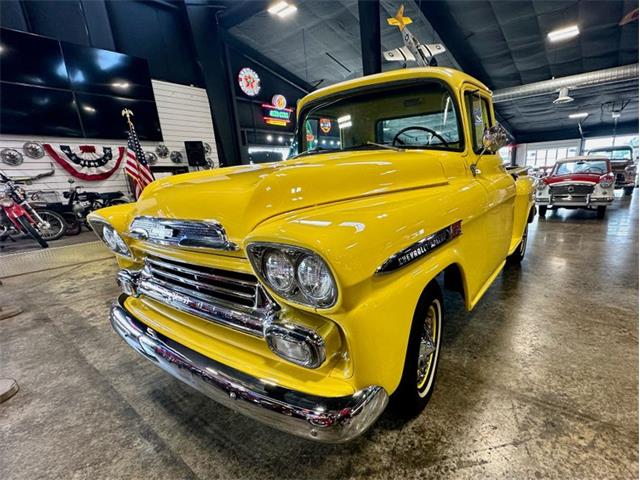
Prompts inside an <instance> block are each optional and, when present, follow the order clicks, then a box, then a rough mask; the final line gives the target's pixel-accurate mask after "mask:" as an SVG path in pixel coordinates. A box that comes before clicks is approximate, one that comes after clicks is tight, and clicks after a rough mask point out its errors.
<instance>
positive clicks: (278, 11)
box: [267, 1, 298, 18]
mask: <svg viewBox="0 0 640 480" xmlns="http://www.w3.org/2000/svg"><path fill="white" fill-rule="evenodd" d="M297 10H298V7H296V6H295V5H291V4H289V3H287V2H285V1H282V2H278V3H275V4H273V5H271V7H269V9H268V10H267V12H269V13H270V14H271V15H278V16H279V17H281V18H282V17H287V16H289V15H291V14H292V13H293V12H295V11H297Z"/></svg>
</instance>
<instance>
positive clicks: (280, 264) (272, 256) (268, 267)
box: [264, 250, 295, 293]
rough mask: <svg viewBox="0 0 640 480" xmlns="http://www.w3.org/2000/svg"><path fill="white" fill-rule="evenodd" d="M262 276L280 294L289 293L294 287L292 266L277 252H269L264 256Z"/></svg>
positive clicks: (285, 257)
mask: <svg viewBox="0 0 640 480" xmlns="http://www.w3.org/2000/svg"><path fill="white" fill-rule="evenodd" d="M264 276H265V278H266V279H267V281H268V282H269V285H271V287H272V288H273V289H274V290H276V291H277V292H280V293H287V292H290V291H291V290H292V289H293V287H294V285H295V273H294V269H293V265H292V264H291V262H290V261H289V258H288V257H287V256H286V255H285V254H284V253H282V252H279V251H277V250H270V251H268V252H267V253H266V254H265V256H264Z"/></svg>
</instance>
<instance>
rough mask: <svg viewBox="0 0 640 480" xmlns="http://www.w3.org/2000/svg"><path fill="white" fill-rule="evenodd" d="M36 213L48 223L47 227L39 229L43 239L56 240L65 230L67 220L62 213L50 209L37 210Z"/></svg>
mask: <svg viewBox="0 0 640 480" xmlns="http://www.w3.org/2000/svg"><path fill="white" fill-rule="evenodd" d="M38 215H40V218H42V220H44V221H45V222H46V223H48V224H49V228H47V229H41V230H40V235H41V236H42V238H44V239H45V240H48V241H51V240H58V239H59V238H60V237H62V236H63V235H64V234H65V232H66V231H67V222H65V221H64V218H62V215H60V214H58V213H56V212H53V211H51V210H38Z"/></svg>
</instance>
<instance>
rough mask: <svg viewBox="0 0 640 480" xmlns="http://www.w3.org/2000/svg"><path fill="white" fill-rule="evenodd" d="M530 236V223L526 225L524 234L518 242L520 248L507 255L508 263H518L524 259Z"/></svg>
mask: <svg viewBox="0 0 640 480" xmlns="http://www.w3.org/2000/svg"><path fill="white" fill-rule="evenodd" d="M528 238H529V225H526V226H525V227H524V233H523V234H522V240H520V243H519V244H518V248H516V249H515V251H514V252H513V253H512V254H511V255H509V256H508V257H507V263H508V264H509V265H518V264H519V263H520V262H522V259H524V255H525V253H527V239H528Z"/></svg>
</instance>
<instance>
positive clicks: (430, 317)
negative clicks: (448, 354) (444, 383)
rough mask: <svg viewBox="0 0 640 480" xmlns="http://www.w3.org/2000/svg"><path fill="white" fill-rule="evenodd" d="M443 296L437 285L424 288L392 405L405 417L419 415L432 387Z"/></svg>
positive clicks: (435, 369) (437, 354)
mask: <svg viewBox="0 0 640 480" xmlns="http://www.w3.org/2000/svg"><path fill="white" fill-rule="evenodd" d="M442 314H443V308H442V294H441V293H440V288H439V287H438V284H437V283H435V282H432V283H430V284H429V286H427V288H426V289H425V291H424V292H423V294H422V296H421V297H420V301H419V302H418V307H417V308H416V312H415V314H414V317H413V322H412V324H411V333H410V335H409V344H408V346H407V355H406V357H405V361H404V370H403V372H402V378H401V380H400V385H399V386H398V389H397V390H396V391H395V392H394V394H393V396H392V405H393V407H394V408H395V410H396V411H397V412H398V413H399V414H400V415H402V416H404V417H413V416H415V415H417V414H419V413H420V412H421V411H422V410H423V409H424V407H425V406H426V405H427V403H428V402H429V398H431V394H432V393H433V389H434V385H435V377H436V371H437V368H438V359H439V357H440V339H441V338H442Z"/></svg>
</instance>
